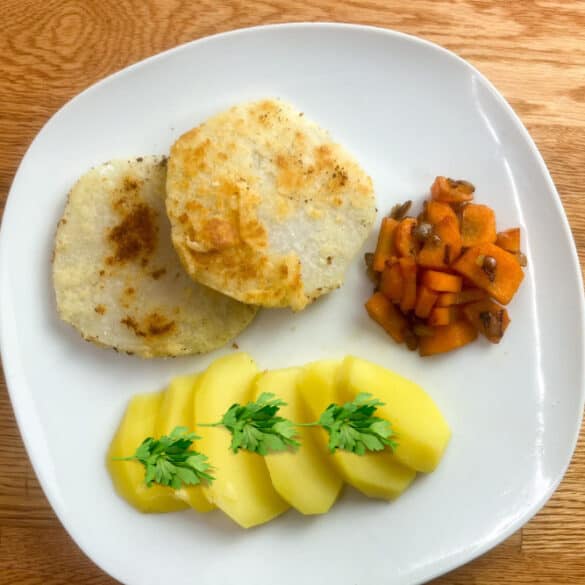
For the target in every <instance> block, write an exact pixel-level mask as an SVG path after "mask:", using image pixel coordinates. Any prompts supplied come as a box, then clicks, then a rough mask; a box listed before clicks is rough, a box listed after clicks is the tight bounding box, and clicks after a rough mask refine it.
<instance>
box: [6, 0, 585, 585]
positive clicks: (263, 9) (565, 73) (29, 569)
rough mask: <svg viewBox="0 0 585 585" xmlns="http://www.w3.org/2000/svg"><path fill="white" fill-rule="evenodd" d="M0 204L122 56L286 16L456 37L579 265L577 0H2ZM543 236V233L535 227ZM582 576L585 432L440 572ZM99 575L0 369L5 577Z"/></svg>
mask: <svg viewBox="0 0 585 585" xmlns="http://www.w3.org/2000/svg"><path fill="white" fill-rule="evenodd" d="M0 14H2V24H1V26H0V31H1V32H0V54H1V55H2V75H0V212H1V211H2V210H3V207H4V204H5V200H6V195H7V192H8V189H9V187H10V183H11V181H12V178H13V176H14V173H15V171H16V168H17V166H18V163H19V161H20V159H21V158H22V156H23V154H24V152H25V150H26V148H27V146H28V144H29V143H30V142H31V140H32V139H33V138H34V136H35V134H36V133H37V132H38V131H39V130H40V128H41V127H42V125H43V124H44V123H45V122H46V121H47V119H48V118H49V117H50V116H51V115H52V114H53V113H54V112H55V111H56V110H58V109H59V108H60V107H61V106H62V105H63V104H64V103H65V102H66V101H67V100H69V99H70V98H71V97H73V96H74V95H75V94H77V93H78V92H79V91H81V90H82V89H84V88H85V87H87V86H88V85H91V84H92V83H94V82H95V81H97V80H98V79H100V78H102V77H104V76H106V75H108V74H110V73H112V72H113V71H116V70H118V69H120V68H122V67H124V66H126V65H128V64H130V63H133V62H135V61H138V60H140V59H143V58H145V57H147V56H149V55H152V54H155V53H157V52H159V51H162V50H164V49H167V48H170V47H173V46H175V45H177V44H180V43H183V42H187V41H190V40H193V39H195V38H199V37H202V36H205V35H209V34H213V33H216V32H221V31H224V30H230V29H233V28H240V27H243V26H252V25H258V24H267V23H275V22H287V21H318V20H322V21H323V20H329V21H346V22H356V23H361V24H370V25H377V26H384V27H388V28H393V29H396V30H400V31H403V32H407V33H410V34H415V35H418V36H422V37H424V38H427V39H429V40H431V41H434V42H437V43H439V44H441V45H443V46H445V47H447V48H449V49H451V50H454V51H455V52H457V53H458V54H459V55H461V56H462V57H463V58H465V59H467V60H468V61H470V62H471V63H472V64H474V65H475V66H476V67H477V68H478V69H479V70H480V71H481V72H483V73H484V74H485V75H486V76H487V77H488V78H489V79H490V80H491V81H492V82H493V83H494V84H495V85H496V87H498V89H499V90H500V91H501V92H502V93H503V94H504V96H505V97H506V98H507V99H508V100H509V101H510V103H511V104H512V106H513V107H514V108H515V110H516V111H517V113H518V114H519V115H520V117H521V119H522V120H523V122H524V123H525V125H526V126H527V127H528V129H529V131H530V132H531V134H532V136H533V137H534V139H535V141H536V143H537V145H538V147H539V148H540V150H541V152H542V154H543V157H544V159H545V161H546V162H547V164H548V166H549V169H550V171H551V174H552V176H553V179H554V181H555V183H556V185H557V188H558V190H559V192H560V195H561V199H562V201H563V205H564V206H565V210H566V212H567V216H568V218H569V222H570V224H571V229H572V231H573V234H574V237H575V241H576V244H577V248H578V252H579V258H580V261H581V266H582V267H583V266H584V265H585V197H584V195H585V193H584V188H583V185H584V184H585V2H584V1H570V0H566V1H564V0H549V1H547V0H541V1H536V0H535V1H527V0H522V1H516V2H513V1H504V0H501V1H487V0H436V1H435V0H420V1H417V2H412V3H406V2H402V1H400V0H389V1H382V0H350V1H348V2H343V3H341V2H337V1H335V0H314V1H312V2H306V1H304V0H289V1H285V0H251V1H244V0H233V1H228V0H218V1H216V0H201V1H199V2H189V1H187V0H158V1H146V2H145V1H144V0H143V1H138V0H125V1H120V2H116V1H114V0H101V1H97V0H88V1H85V2H75V1H66V2H61V1H59V0H46V1H43V2H40V1H35V0H0ZM543 237H546V235H544V234H543ZM584 582H585V432H584V431H583V430H582V432H581V437H580V441H579V444H578V447H577V451H576V453H575V457H574V459H573V461H572V464H571V466H570V468H569V471H568V473H567V475H566V477H565V479H564V480H563V482H562V483H561V486H560V487H559V489H558V490H557V492H556V493H555V494H554V496H553V497H552V499H551V500H550V501H549V503H548V504H547V505H546V506H545V508H544V509H543V510H542V511H541V512H540V513H539V514H538V515H537V516H536V517H535V518H534V519H533V520H532V521H531V522H529V523H528V524H527V525H526V526H525V527H524V528H523V529H522V530H521V531H518V532H517V533H516V534H514V535H513V536H512V537H511V538H510V539H508V540H507V541H505V542H504V543H502V544H501V545H500V546H499V547H496V548H495V549H494V550H493V551H490V552H489V553H487V554H486V555H484V556H483V557H481V558H479V559H477V560H475V561H474V562H472V563H470V564H468V565H466V566H465V567H462V568H460V569H458V570H456V571H454V572H452V573H450V574H449V575H446V576H444V577H442V578H440V579H438V580H437V581H436V582H435V583H437V584H440V585H459V584H461V585H463V584H465V585H468V584H470V583H474V584H476V585H484V584H485V585H488V584H489V585H498V584H501V585H504V584H505V585H514V584H524V583H526V584H528V583H530V584H542V585H545V584H546V585H548V584H555V585H562V584H565V583H567V584H569V583H571V584H573V583H584ZM15 583H18V584H24V585H33V584H41V583H42V584H43V585H62V584H66V583H67V584H69V583H77V584H81V585H84V584H92V585H94V584H95V585H106V584H112V583H114V581H113V580H112V579H111V578H109V577H108V576H106V575H104V574H103V573H102V572H101V571H100V570H99V569H98V568H97V567H95V566H94V565H93V564H92V563H91V561H89V560H88V559H87V558H86V557H85V556H84V555H83V553H81V551H79V549H78V548H77V547H76V545H75V544H74V543H73V542H72V541H71V539H70V537H69V536H68V535H67V534H66V533H65V531H64V530H63V529H62V527H61V526H60V524H59V522H58V520H57V519H56V518H55V516H54V514H53V512H52V510H51V508H50V507H49V505H48V503H47V501H46V499H45V497H44V495H43V493H42V490H41V489H40V487H39V485H38V482H37V480H36V478H35V475H34V472H33V471H32V468H31V466H30V463H29V462H28V459H27V457H26V454H25V451H24V448H23V446H22V441H21V439H20V435H19V434H18V431H17V429H16V425H15V422H14V416H13V414H12V410H11V407H10V404H9V401H8V397H7V393H6V389H5V386H4V385H3V383H1V382H0V585H4V584H6V585H8V584H11V585H12V584H15Z"/></svg>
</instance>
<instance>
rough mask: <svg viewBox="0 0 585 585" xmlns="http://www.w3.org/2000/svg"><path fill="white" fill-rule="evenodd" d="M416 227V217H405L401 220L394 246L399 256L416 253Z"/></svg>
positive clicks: (395, 234)
mask: <svg viewBox="0 0 585 585" xmlns="http://www.w3.org/2000/svg"><path fill="white" fill-rule="evenodd" d="M414 228H416V219H415V218H414V217H405V218H404V219H402V220H400V223H399V224H398V226H397V228H396V231H395V232H394V246H395V248H396V253H397V254H398V256H415V255H416V253H417V249H418V243H417V241H416V239H415V237H414Z"/></svg>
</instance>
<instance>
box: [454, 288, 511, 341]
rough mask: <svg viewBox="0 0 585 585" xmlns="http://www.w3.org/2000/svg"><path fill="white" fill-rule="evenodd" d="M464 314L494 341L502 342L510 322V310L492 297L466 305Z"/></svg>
mask: <svg viewBox="0 0 585 585" xmlns="http://www.w3.org/2000/svg"><path fill="white" fill-rule="evenodd" d="M463 315H464V316H465V318H466V319H467V320H468V321H469V322H470V323H471V324H472V325H473V326H474V327H475V328H476V329H477V330H478V331H479V332H480V333H483V334H484V335H485V336H486V337H487V338H488V339H489V340H490V341H491V342H492V343H500V341H501V339H502V337H503V335H504V332H505V331H506V328H507V327H508V325H509V324H510V317H509V316H508V311H506V309H504V307H501V306H500V305H498V304H497V303H494V302H493V301H492V300H490V299H485V300H482V301H478V302H476V303H469V304H468V305H465V307H463Z"/></svg>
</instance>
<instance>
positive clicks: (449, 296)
mask: <svg viewBox="0 0 585 585" xmlns="http://www.w3.org/2000/svg"><path fill="white" fill-rule="evenodd" d="M487 297H488V294H487V293H486V292H485V290H482V289H481V288H466V289H463V290H462V291H461V292H458V293H453V292H445V293H441V294H440V295H439V298H438V299H437V307H449V306H451V305H463V304H465V303H472V302H473V301H480V300H482V299H487Z"/></svg>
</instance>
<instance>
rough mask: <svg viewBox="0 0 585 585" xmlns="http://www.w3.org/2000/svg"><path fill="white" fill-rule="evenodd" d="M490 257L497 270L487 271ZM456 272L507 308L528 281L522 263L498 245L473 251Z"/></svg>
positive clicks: (477, 248)
mask: <svg viewBox="0 0 585 585" xmlns="http://www.w3.org/2000/svg"><path fill="white" fill-rule="evenodd" d="M486 257H491V258H493V259H494V261H495V267H494V269H493V270H487V269H486V268H484V266H485V259H486ZM452 268H453V269H454V270H455V271H456V272H458V273H459V274H461V275H463V276H465V278H467V279H469V280H470V281H471V282H473V284H475V286H478V287H479V288H482V289H483V290H485V291H487V293H488V294H489V295H490V296H492V297H493V298H494V299H496V300H497V301H498V302H500V303H502V304H503V305H507V304H508V303H509V302H510V301H511V300H512V297H513V296H514V294H515V293H516V291H517V290H518V287H519V286H520V283H521V282H522V279H523V278H524V272H523V271H522V268H521V267H520V264H519V263H518V260H517V259H516V258H515V257H514V256H512V254H510V253H509V252H506V251H505V250H503V249H502V248H500V247H499V246H496V245H495V244H480V245H479V246H473V248H469V249H468V250H467V251H466V252H465V253H464V254H463V255H462V256H461V258H459V259H458V260H457V261H456V262H455V263H454V264H453V266H452ZM423 282H424V280H423Z"/></svg>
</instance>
